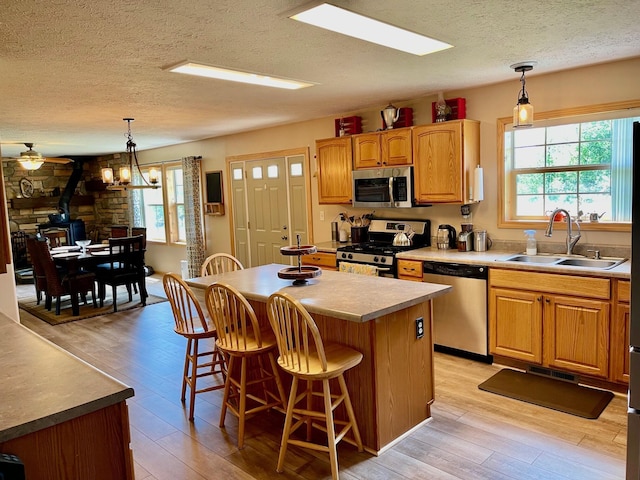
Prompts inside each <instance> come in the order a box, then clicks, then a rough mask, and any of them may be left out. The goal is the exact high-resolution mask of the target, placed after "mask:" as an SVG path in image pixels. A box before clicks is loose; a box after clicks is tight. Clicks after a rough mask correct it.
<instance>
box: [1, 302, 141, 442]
mask: <svg viewBox="0 0 640 480" xmlns="http://www.w3.org/2000/svg"><path fill="white" fill-rule="evenodd" d="M0 391H1V392H2V393H1V394H0V398H1V399H2V400H1V402H0V443H2V442H6V441H8V440H12V439H14V438H17V437H21V436H23V435H27V434H30V433H33V432H35V431H38V430H42V429H44V428H47V427H50V426H52V425H57V424H60V423H63V422H66V421H68V420H71V419H73V418H77V417H80V416H82V415H86V414H88V413H91V412H95V411H97V410H100V409H102V408H105V407H108V406H110V405H114V404H117V403H120V402H122V401H124V400H125V399H127V398H130V397H132V396H133V394H134V393H133V388H131V387H128V386H126V385H124V384H122V383H120V382H119V381H117V380H115V379H114V378H112V377H110V376H108V375H107V374H105V373H103V372H101V371H99V370H97V369H96V368H94V367H92V366H91V365H89V364H88V363H86V362H84V361H82V360H80V359H79V358H77V357H75V356H73V355H71V354H70V353H68V352H66V351H65V350H62V349H61V348H60V347H58V346H56V345H54V344H53V343H51V342H49V341H48V340H45V339H44V338H42V337H40V336H39V335H37V334H36V333H34V332H32V331H31V330H29V329H28V328H26V327H24V326H22V325H20V324H19V323H16V322H14V321H13V320H11V319H10V318H8V317H6V316H4V315H2V314H0Z"/></svg>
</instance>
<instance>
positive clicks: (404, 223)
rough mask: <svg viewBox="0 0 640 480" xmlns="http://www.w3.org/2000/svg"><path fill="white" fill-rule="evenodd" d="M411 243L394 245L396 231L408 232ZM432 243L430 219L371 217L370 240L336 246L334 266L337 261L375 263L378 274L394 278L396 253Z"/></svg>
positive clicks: (396, 270) (395, 275) (395, 273)
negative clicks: (383, 218)
mask: <svg viewBox="0 0 640 480" xmlns="http://www.w3.org/2000/svg"><path fill="white" fill-rule="evenodd" d="M411 231H413V232H415V233H414V234H413V236H411V245H407V246H397V245H393V239H394V238H395V237H396V235H397V234H398V233H403V232H404V233H406V234H409V233H410V232H411ZM430 245H431V222H430V221H429V220H382V219H378V220H371V223H370V224H369V241H368V242H363V243H354V244H352V245H345V246H344V247H338V249H337V255H336V263H337V267H338V268H340V262H349V263H359V264H366V265H374V266H375V267H377V268H378V275H379V276H384V277H394V278H395V277H397V276H398V275H397V273H398V268H397V261H396V254H397V253H398V252H404V251H407V250H412V249H414V248H422V247H428V246H430Z"/></svg>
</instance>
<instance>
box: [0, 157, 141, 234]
mask: <svg viewBox="0 0 640 480" xmlns="http://www.w3.org/2000/svg"><path fill="white" fill-rule="evenodd" d="M124 158H126V157H125V156H123V155H120V154H118V153H116V154H113V155H106V156H100V157H93V158H85V159H84V165H83V174H82V178H81V180H80V182H78V185H77V187H76V190H75V192H74V194H73V196H72V197H71V202H70V205H69V207H70V213H71V219H73V220H75V219H81V220H83V221H84V223H85V228H86V232H87V235H88V236H90V238H92V239H93V240H95V241H102V240H104V239H106V238H108V237H109V232H110V229H111V225H122V224H125V225H127V224H129V196H128V194H127V192H126V191H112V190H107V189H106V188H105V185H104V184H103V183H102V180H101V169H102V168H103V167H107V166H109V167H111V168H113V169H114V171H117V169H118V168H119V167H120V166H121V165H122V164H123V163H126V162H124V161H123V159H124ZM3 170H4V182H5V190H6V196H7V207H8V213H9V225H10V228H11V231H17V230H22V231H24V232H26V233H28V234H34V233H36V232H37V229H38V224H40V223H47V222H48V221H49V217H48V215H49V214H51V213H59V210H58V201H59V200H60V193H62V192H63V191H64V188H65V186H66V185H67V182H68V180H69V177H70V176H71V172H72V170H73V167H72V166H71V164H66V165H61V164H55V163H45V164H44V165H42V166H41V167H40V168H39V169H38V170H33V171H28V170H24V169H23V168H22V167H21V166H20V164H19V163H18V162H15V161H6V160H5V161H3ZM23 178H27V179H28V180H29V181H31V183H32V184H33V187H34V192H33V195H32V196H31V197H30V198H25V197H24V196H23V194H22V192H21V190H20V180H21V179H23Z"/></svg>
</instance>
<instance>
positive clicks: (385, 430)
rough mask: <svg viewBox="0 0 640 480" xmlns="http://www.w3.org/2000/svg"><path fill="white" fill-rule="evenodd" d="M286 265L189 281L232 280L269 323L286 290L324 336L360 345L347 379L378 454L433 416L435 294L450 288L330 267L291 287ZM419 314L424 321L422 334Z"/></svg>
mask: <svg viewBox="0 0 640 480" xmlns="http://www.w3.org/2000/svg"><path fill="white" fill-rule="evenodd" d="M287 267H289V266H288V265H279V264H271V265H264V266H260V267H255V268H248V269H245V270H238V271H235V272H229V273H224V274H220V275H214V276H209V277H198V278H193V279H189V280H187V283H188V284H189V285H190V286H191V287H193V288H195V289H200V295H201V294H202V289H204V288H206V287H207V286H208V285H210V284H212V283H214V282H216V281H220V282H224V283H227V284H230V285H232V286H233V287H235V288H236V289H238V290H239V291H240V292H241V293H242V294H243V295H244V296H245V297H246V298H247V299H248V300H249V302H250V303H251V305H252V306H253V308H254V310H255V311H256V314H257V316H258V318H259V320H260V322H261V323H262V324H263V325H264V326H268V325H269V320H268V317H267V310H266V302H267V299H268V298H269V296H270V295H271V294H272V293H274V292H277V291H284V292H287V293H288V294H290V295H292V296H293V297H294V298H296V299H297V300H299V301H300V302H301V303H302V305H304V307H305V308H306V309H307V310H308V311H309V313H310V314H311V315H312V316H313V318H314V320H315V321H316V323H317V324H318V328H319V330H320V334H321V335H322V338H323V339H326V340H331V341H335V342H340V343H342V344H345V345H348V346H350V347H352V348H355V349H356V350H358V351H360V352H362V354H363V355H364V358H363V360H362V362H361V363H360V364H359V365H358V366H357V367H354V368H352V369H350V370H349V371H347V372H346V373H345V379H346V381H347V385H348V387H349V393H350V395H351V401H352V403H353V406H354V410H355V414H356V419H357V421H358V426H359V428H360V434H361V435H362V440H363V443H364V445H365V448H366V449H367V450H368V451H369V452H371V453H374V454H379V453H381V452H382V451H384V450H386V449H387V448H389V447H390V446H392V445H393V444H394V443H395V442H397V441H398V440H399V439H400V438H402V437H403V436H404V435H406V434H407V433H408V432H410V431H411V430H412V429H414V428H416V427H417V426H419V425H421V424H422V423H423V422H424V421H426V420H427V419H429V418H430V416H431V412H430V405H431V403H432V402H433V399H434V381H433V342H432V336H431V300H432V299H433V298H435V297H437V296H439V295H442V294H446V293H447V292H448V291H449V290H451V287H450V286H448V285H439V284H430V283H414V282H405V281H403V280H398V279H393V278H382V277H372V276H366V275H356V274H352V273H345V272H333V271H324V272H323V273H322V275H321V276H319V277H316V278H313V279H310V280H309V281H308V283H307V284H306V285H302V286H294V285H292V281H291V280H283V279H280V278H279V277H278V271H279V270H281V269H283V268H287ZM418 319H422V322H423V329H422V331H421V332H420V333H418V329H417V323H418ZM421 335H422V336H421Z"/></svg>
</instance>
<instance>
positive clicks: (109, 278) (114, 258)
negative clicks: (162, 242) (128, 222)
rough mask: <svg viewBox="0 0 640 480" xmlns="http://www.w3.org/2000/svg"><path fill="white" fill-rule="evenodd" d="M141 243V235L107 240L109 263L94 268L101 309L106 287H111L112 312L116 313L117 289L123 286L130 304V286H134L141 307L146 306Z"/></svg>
mask: <svg viewBox="0 0 640 480" xmlns="http://www.w3.org/2000/svg"><path fill="white" fill-rule="evenodd" d="M142 242H143V239H142V235H138V236H136V237H118V238H110V239H109V255H108V257H107V258H108V259H109V261H108V262H106V263H103V264H100V265H97V266H96V267H95V272H96V280H97V281H98V296H99V297H100V306H101V307H102V306H103V305H104V298H105V291H106V286H107V285H110V286H111V291H112V297H113V311H114V312H117V311H118V302H117V298H118V297H117V288H118V287H119V286H123V285H124V286H126V288H127V292H128V294H129V301H130V302H131V301H133V293H132V285H134V284H135V285H137V288H138V290H139V291H140V302H141V303H142V305H143V306H144V305H146V304H147V297H148V294H147V288H146V285H145V279H146V277H145V271H144V249H143V248H142Z"/></svg>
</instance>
